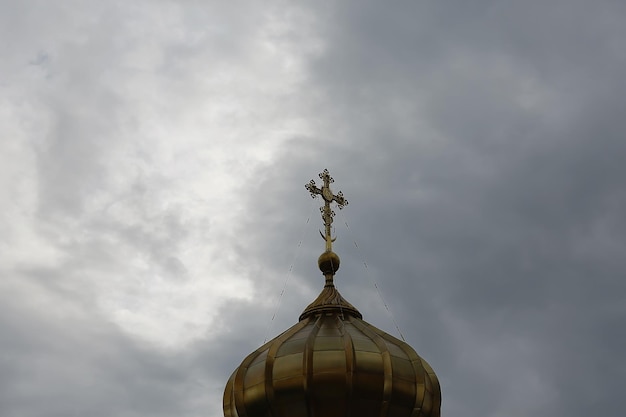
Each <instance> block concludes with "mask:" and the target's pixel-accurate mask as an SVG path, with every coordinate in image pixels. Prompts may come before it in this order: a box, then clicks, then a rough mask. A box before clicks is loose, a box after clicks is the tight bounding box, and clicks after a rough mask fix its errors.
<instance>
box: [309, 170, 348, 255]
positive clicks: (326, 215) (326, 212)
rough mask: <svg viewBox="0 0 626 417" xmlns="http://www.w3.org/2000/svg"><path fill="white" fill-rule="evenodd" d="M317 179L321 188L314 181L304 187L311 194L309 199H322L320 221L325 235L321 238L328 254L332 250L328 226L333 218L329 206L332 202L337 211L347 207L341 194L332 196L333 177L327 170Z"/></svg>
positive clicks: (333, 214) (331, 239)
mask: <svg viewBox="0 0 626 417" xmlns="http://www.w3.org/2000/svg"><path fill="white" fill-rule="evenodd" d="M319 177H320V178H321V179H322V181H323V184H322V188H318V187H317V185H315V181H314V180H311V181H310V182H309V183H308V184H306V185H305V186H304V187H305V188H306V189H307V190H308V191H309V192H310V193H311V197H313V198H315V197H316V196H318V195H321V196H322V198H323V199H324V205H323V206H322V207H320V212H321V213H322V220H324V230H325V233H324V235H323V236H322V237H323V238H324V240H325V241H326V251H327V252H330V251H332V250H333V242H334V240H335V239H333V238H332V237H331V235H330V226H331V224H332V223H333V217H334V216H335V212H334V211H333V210H332V209H331V208H330V204H331V203H332V202H333V201H334V202H335V203H337V207H339V210H341V209H342V208H344V207H345V206H347V205H348V200H346V199H345V198H344V197H343V193H342V192H341V191H339V192H338V193H337V195H335V194H333V192H332V190H331V189H330V184H332V183H333V182H335V180H334V179H333V177H331V176H330V173H329V172H328V170H327V169H324V171H323V172H322V173H321V174H319Z"/></svg>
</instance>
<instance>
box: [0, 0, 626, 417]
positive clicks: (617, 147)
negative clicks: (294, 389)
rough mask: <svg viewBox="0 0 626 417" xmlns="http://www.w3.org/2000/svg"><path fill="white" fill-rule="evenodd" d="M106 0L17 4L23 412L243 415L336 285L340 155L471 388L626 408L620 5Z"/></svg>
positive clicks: (450, 364)
mask: <svg viewBox="0 0 626 417" xmlns="http://www.w3.org/2000/svg"><path fill="white" fill-rule="evenodd" d="M91 6H93V7H92V8H89V9H87V8H84V7H78V6H76V7H69V6H67V7H51V6H43V5H41V4H39V5H37V7H35V4H34V3H28V2H25V3H20V4H19V5H18V4H15V5H3V6H0V7H1V8H2V11H3V13H0V16H2V18H1V19H2V20H3V22H4V23H5V24H3V25H0V27H2V28H3V29H2V30H3V31H4V35H6V36H4V37H3V38H4V39H12V40H13V42H11V43H10V44H12V45H9V46H5V47H3V49H2V52H0V53H2V56H3V59H2V60H0V62H1V63H0V69H1V71H2V74H3V75H2V78H3V81H2V83H1V84H0V87H1V88H2V89H3V91H4V92H5V93H6V94H3V96H4V98H3V99H2V101H0V103H1V106H0V109H2V111H1V112H0V121H3V123H4V122H6V123H4V125H5V126H6V129H7V134H10V135H11V137H13V138H15V141H14V142H13V143H12V144H10V143H9V141H7V142H6V143H5V142H4V141H3V142H2V143H0V149H1V150H2V151H3V154H4V155H5V157H4V158H3V159H4V161H3V164H2V168H1V169H2V171H0V174H2V175H1V176H2V177H3V178H11V179H15V180H1V181H3V182H2V184H5V181H6V186H3V188H4V189H5V191H3V192H1V193H0V201H2V203H3V205H4V206H5V207H6V210H5V213H7V214H6V215H5V217H4V218H3V220H2V223H0V226H1V230H2V233H3V237H2V238H1V239H0V244H1V248H2V251H3V254H0V259H2V261H3V262H4V264H3V267H2V269H0V271H1V274H2V276H3V280H2V282H3V283H2V289H3V291H1V292H0V294H1V295H0V297H1V298H2V303H1V305H2V307H1V308H2V314H1V315H0V317H1V319H0V335H1V336H0V346H1V349H2V353H3V355H2V358H3V359H2V360H0V367H1V368H2V371H1V372H0V375H2V377H0V386H1V387H2V389H0V393H2V394H0V396H1V397H2V398H0V410H1V411H0V413H1V414H2V415H7V416H14V415H15V416H17V415H19V416H42V415H46V416H50V415H63V416H67V415H95V416H97V415H103V416H105V415H106V416H147V415H150V416H152V415H163V416H170V415H189V416H195V415H211V416H219V415H221V392H222V389H223V384H224V383H225V381H226V379H227V378H228V376H229V375H230V373H231V372H232V370H233V369H234V368H235V367H236V366H237V364H238V363H239V362H240V361H241V360H242V359H243V358H244V357H245V355H246V354H247V353H249V352H251V351H252V350H253V349H255V348H256V347H257V346H258V345H260V344H261V343H262V342H263V339H264V338H265V337H267V336H270V337H272V336H274V335H275V334H278V333H279V332H280V331H282V330H283V329H285V328H286V327H288V326H290V325H291V324H293V323H294V322H295V320H297V317H298V315H299V313H300V312H301V310H302V309H303V308H304V307H305V306H306V305H307V304H308V302H310V301H311V300H312V299H313V297H314V296H315V295H316V294H317V292H318V291H319V290H320V289H321V286H322V279H321V277H320V275H319V271H317V268H316V264H315V262H316V258H317V256H318V255H319V252H320V251H321V250H322V244H321V240H320V239H319V237H318V236H317V231H316V230H315V229H316V228H319V227H320V226H319V225H320V224H321V223H320V219H319V213H318V211H317V204H318V202H316V201H312V200H311V199H310V197H309V196H308V195H307V192H306V191H305V190H304V184H305V183H306V182H308V181H309V179H311V178H317V177H316V176H317V173H318V172H320V171H321V170H322V169H323V168H329V169H330V171H331V174H332V175H333V176H334V177H335V179H336V181H337V182H336V187H335V188H336V189H337V190H342V191H343V192H344V194H345V195H346V197H347V198H348V200H349V201H350V205H349V206H348V207H347V208H346V209H345V210H344V211H342V212H338V216H337V218H336V223H335V226H336V234H337V235H338V240H337V243H336V245H337V252H338V253H339V255H340V256H341V259H342V267H341V270H340V271H339V275H338V277H337V285H338V286H339V288H340V290H341V291H342V294H343V295H344V296H345V297H346V298H347V299H348V300H349V301H351V302H352V303H353V304H355V305H356V306H357V307H358V308H359V309H360V310H361V312H362V313H363V314H364V317H365V319H366V320H368V321H370V322H372V323H374V324H375V325H377V326H378V327H381V328H383V329H384V330H385V331H387V332H389V333H392V334H396V330H395V327H394V324H393V320H392V319H391V317H389V315H388V314H387V313H386V311H385V308H384V306H383V305H382V302H381V300H380V299H379V297H378V295H377V293H376V290H375V288H374V287H373V285H372V282H376V283H377V285H378V286H379V288H380V289H381V292H382V295H383V297H384V299H385V301H386V302H387V304H388V305H389V307H390V309H391V311H392V313H393V316H394V318H395V320H396V321H397V323H398V325H399V327H400V330H401V331H402V333H403V335H404V336H405V338H406V339H407V341H408V342H409V343H410V344H411V345H412V346H414V347H415V348H416V350H417V351H418V352H419V353H420V354H422V355H423V356H424V357H425V358H426V359H427V360H428V361H429V362H430V363H431V364H432V365H433V367H434V369H435V371H436V372H437V373H438V375H439V376H440V379H441V381H442V389H443V413H444V414H446V415H470V416H481V417H482V416H501V415H506V416H511V415H513V416H515V415H528V414H533V415H550V416H565V415H567V416H586V415H590V414H602V415H606V416H618V415H621V411H622V410H623V409H624V406H625V404H624V401H623V400H622V399H621V398H622V396H621V393H620V392H619V389H620V388H621V384H622V381H623V379H624V377H625V376H626V369H625V368H624V366H623V365H622V363H623V362H624V361H623V359H624V357H623V356H624V355H623V352H624V349H625V348H626V346H625V345H626V339H625V338H624V337H623V336H622V333H623V332H622V331H621V328H620V324H621V323H623V322H624V319H625V318H626V305H625V304H624V302H623V300H624V296H625V294H626V285H625V284H624V283H623V280H622V279H621V278H622V275H623V271H624V269H625V266H626V265H625V264H624V260H623V258H624V257H623V255H622V254H623V252H624V248H625V247H626V239H625V236H626V233H625V232H626V229H625V228H626V226H625V223H624V216H623V214H622V213H624V212H625V211H626V210H625V209H626V207H625V204H626V194H625V193H624V187H623V185H622V182H623V181H622V178H624V177H626V172H624V168H623V166H624V164H623V163H622V159H623V158H622V155H624V154H625V153H626V149H625V147H626V145H625V144H626V142H624V140H623V136H624V132H626V126H624V118H623V116H622V113H623V111H622V109H624V108H625V105H626V103H625V100H626V99H624V97H623V94H622V91H623V90H624V88H620V87H623V86H624V79H626V77H624V75H625V73H626V62H625V61H624V54H623V53H622V52H621V51H622V48H621V44H620V42H621V39H623V38H624V30H625V29H624V27H626V26H624V24H623V23H624V20H625V16H626V14H625V10H624V8H623V7H622V6H621V5H618V4H617V3H615V2H610V1H600V2H596V3H594V4H589V3H588V2H582V1H575V2H571V1H569V2H565V1H560V0H551V1H548V2H545V1H544V2H533V1H531V2H525V3H523V4H522V3H520V4H517V3H516V4H513V3H506V2H500V3H493V2H486V1H476V2H471V3H468V2H452V3H442V2H419V3H403V4H400V3H397V4H395V5H393V6H392V5H389V4H382V3H377V2H371V1H370V2H362V1H361V2H358V3H357V2H342V3H341V4H330V3H317V4H316V5H314V6H309V7H307V8H295V7H293V6H290V5H287V4H285V3H282V2H275V3H272V4H271V5H269V6H264V7H263V8H261V7H259V6H258V5H252V4H250V3H247V2H228V3H224V4H222V3H219V4H217V2H214V3H205V2H195V1H189V2H178V3H175V2H173V3H167V2H162V3H159V4H155V3H148V2H146V3H142V2H140V3H137V5H136V6H134V7H129V6H127V5H125V4H121V3H120V4H116V3H112V4H111V5H109V6H102V5H96V4H95V3H93V4H92V5H91ZM345 223H348V224H349V228H346V227H345ZM354 242H357V244H358V248H357V247H355V244H354ZM363 262H366V263H367V268H364V266H363ZM4 277H6V278H4ZM283 287H284V288H285V295H284V296H283V297H282V298H280V299H279V298H278V294H280V292H281V291H282V289H283ZM278 306H280V308H278V311H277V313H276V316H275V317H274V319H273V320H272V321H270V320H271V319H272V316H273V315H274V313H275V311H276V310H277V307H278ZM169 342H171V345H170V344H169Z"/></svg>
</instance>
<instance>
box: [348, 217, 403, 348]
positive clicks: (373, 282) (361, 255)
mask: <svg viewBox="0 0 626 417" xmlns="http://www.w3.org/2000/svg"><path fill="white" fill-rule="evenodd" d="M341 216H342V217H343V221H344V222H343V223H344V224H345V225H346V229H348V230H349V231H350V233H352V236H353V237H354V232H352V229H350V226H348V220H347V219H346V217H347V216H346V215H345V214H344V213H343V212H341ZM352 241H353V243H354V246H355V247H356V249H357V253H358V255H359V258H361V262H363V266H364V267H365V271H366V275H367V276H368V278H369V279H370V282H371V283H372V285H373V286H374V288H375V289H376V293H377V294H378V297H379V298H380V301H381V302H382V304H383V306H385V310H387V313H388V314H389V317H390V318H391V321H392V322H393V325H394V326H395V327H396V330H397V331H398V334H399V335H400V338H401V339H402V341H403V342H406V339H405V338H404V335H403V334H402V331H401V330H400V326H398V322H397V321H396V318H395V317H394V315H393V312H392V311H391V309H390V308H389V306H388V305H387V303H386V302H385V299H384V298H383V294H382V292H381V291H380V288H378V284H377V283H376V280H374V277H373V275H372V273H371V272H370V270H369V268H368V267H367V262H365V257H364V255H363V252H362V251H361V248H360V247H359V245H358V244H357V243H356V238H354V239H353V240H352Z"/></svg>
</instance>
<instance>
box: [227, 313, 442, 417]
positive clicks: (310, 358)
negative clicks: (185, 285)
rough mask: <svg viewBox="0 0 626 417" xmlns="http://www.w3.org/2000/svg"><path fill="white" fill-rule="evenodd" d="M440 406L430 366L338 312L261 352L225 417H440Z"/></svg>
mask: <svg viewBox="0 0 626 417" xmlns="http://www.w3.org/2000/svg"><path fill="white" fill-rule="evenodd" d="M260 381H261V382H260ZM440 406H441V393H440V388H439V382H438V380H437V377H436V376H435V373H434V372H433V371H432V369H431V367H430V366H429V365H428V363H426V361H425V360H424V359H422V358H420V357H419V356H418V355H417V353H415V351H414V350H413V349H412V348H411V347H410V346H409V345H408V344H406V343H405V342H403V341H401V340H398V339H396V338H395V337H393V336H391V335H389V334H387V333H385V332H383V331H382V330H380V329H377V328H376V327H374V326H372V325H371V324H369V323H367V322H365V321H363V320H362V319H361V318H359V317H356V316H355V315H353V314H352V312H347V311H344V312H343V314H342V313H341V311H339V310H338V309H333V310H329V311H325V312H322V311H320V312H318V313H317V314H310V315H308V316H306V317H305V318H303V319H302V320H301V321H300V322H299V323H298V324H296V325H295V326H293V327H292V328H290V329H289V330H287V331H286V332H285V333H283V334H282V335H280V336H278V337H277V338H276V339H274V340H272V341H270V342H268V343H267V344H266V345H264V346H261V347H260V348H259V349H258V350H257V351H256V352H254V353H252V354H251V355H250V356H248V358H246V359H245V360H244V361H243V363H242V364H241V366H240V367H239V368H238V369H237V370H236V371H235V373H234V374H233V376H231V378H230V380H229V381H228V384H227V386H226V391H225V393H224V415H225V417H270V416H272V417H312V416H323V417H344V416H359V417H374V416H376V417H400V416H404V417H427V416H432V417H439V415H440Z"/></svg>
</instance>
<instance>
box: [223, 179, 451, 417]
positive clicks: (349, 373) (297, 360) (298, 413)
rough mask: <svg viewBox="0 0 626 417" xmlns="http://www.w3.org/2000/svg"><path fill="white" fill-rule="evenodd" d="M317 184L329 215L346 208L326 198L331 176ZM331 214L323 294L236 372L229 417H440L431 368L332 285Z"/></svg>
mask: <svg viewBox="0 0 626 417" xmlns="http://www.w3.org/2000/svg"><path fill="white" fill-rule="evenodd" d="M320 177H321V178H322V179H324V187H323V188H322V189H321V190H320V189H318V188H317V187H315V185H314V183H313V181H311V184H312V185H311V184H307V189H309V191H311V193H312V194H313V193H314V192H316V191H315V190H320V191H319V194H321V195H322V197H324V200H325V202H326V204H325V207H326V208H328V206H329V203H330V202H331V201H336V202H338V203H340V202H341V203H340V208H341V207H342V206H344V205H346V204H347V201H345V200H344V199H343V196H342V195H341V193H339V198H338V196H334V195H332V192H330V191H326V189H327V190H330V189H329V188H328V184H329V183H330V182H332V178H331V177H330V176H329V175H328V171H326V170H324V173H322V174H320ZM313 187H315V188H313ZM312 188H313V190H312ZM324 193H325V194H324ZM330 196H332V197H330ZM333 198H334V199H333ZM330 213H332V211H328V210H326V213H325V210H322V217H323V218H324V214H328V216H327V217H326V218H324V221H325V225H326V226H327V227H326V231H327V233H326V236H325V240H326V244H327V245H326V251H325V252H324V253H323V254H322V256H320V259H319V260H318V265H319V267H320V270H321V271H322V273H323V275H324V276H325V285H324V288H323V290H322V292H321V293H320V295H319V296H318V297H317V298H316V299H315V300H314V301H313V302H312V303H311V304H310V305H309V306H307V307H306V308H305V310H304V311H303V312H302V314H301V315H300V318H299V322H298V323H297V324H295V325H294V326H292V327H291V328H289V329H287V330H286V331H284V332H283V333H282V334H280V335H279V336H277V337H276V338H274V339H272V340H270V341H269V342H267V343H266V344H264V345H263V346H261V347H260V348H258V349H257V350H256V351H254V352H253V353H251V354H250V355H248V356H247V357H246V358H245V359H244V360H243V362H242V363H241V365H239V367H238V368H237V369H236V370H235V371H234V372H233V374H232V375H231V377H230V379H229V380H228V383H227V384H226V389H225V391H224V403H223V404H224V416H225V417H270V416H271V417H313V416H316V417H344V416H354V417H369V416H372V417H374V416H376V417H400V416H405V417H430V416H432V417H439V415H440V407H441V391H440V387H439V381H438V379H437V376H436V375H435V373H434V371H433V370H432V368H431V367H430V365H429V364H428V363H427V362H426V361H425V360H424V359H422V358H421V357H420V356H419V355H418V354H417V353H416V352H415V350H414V349H413V348H411V346H409V345H408V344H407V343H406V342H404V341H402V340H399V339H397V338H395V337H393V336H391V335H389V334H387V333H385V332H384V331H382V330H380V329H378V328H376V327H375V326H373V325H371V324H369V323H367V322H366V321H364V320H363V319H362V315H361V313H360V312H359V311H358V310H357V309H356V308H355V307H354V306H353V305H352V304H350V303H349V302H348V301H346V300H345V299H344V298H343V297H342V296H341V294H340V293H339V291H338V290H337V289H336V287H335V286H334V281H333V280H334V274H335V272H336V271H337V269H338V268H339V257H338V256H337V255H336V254H335V253H334V252H332V241H333V239H331V238H330V222H331V221H332V214H334V213H332V214H330ZM329 218H330V221H329V220H328V219H329Z"/></svg>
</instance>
